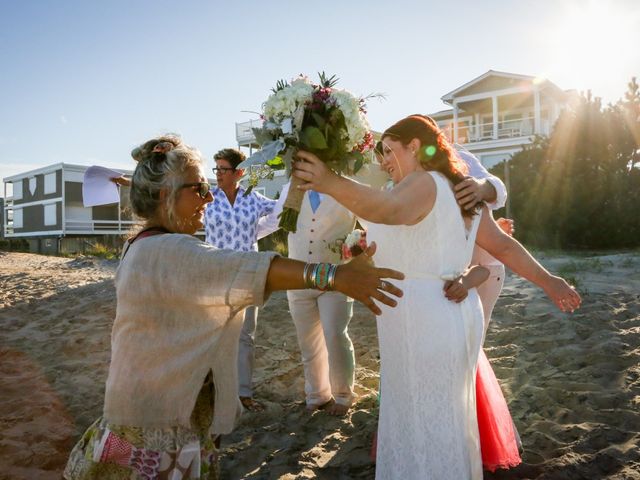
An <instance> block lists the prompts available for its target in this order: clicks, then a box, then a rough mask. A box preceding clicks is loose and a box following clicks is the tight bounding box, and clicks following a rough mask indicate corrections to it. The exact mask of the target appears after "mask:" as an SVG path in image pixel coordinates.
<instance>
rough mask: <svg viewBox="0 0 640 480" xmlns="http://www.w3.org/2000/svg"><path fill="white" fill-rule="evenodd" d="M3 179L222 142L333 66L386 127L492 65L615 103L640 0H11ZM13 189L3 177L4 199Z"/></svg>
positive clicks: (0, 118) (3, 71)
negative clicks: (144, 146) (155, 142)
mask: <svg viewBox="0 0 640 480" xmlns="http://www.w3.org/2000/svg"><path fill="white" fill-rule="evenodd" d="M0 7H1V8H2V15H1V16H0V100H1V101H0V178H4V177H7V176H10V175H14V174H16V173H21V172H25V171H27V170H31V169H34V168H40V167H44V166H47V165H51V164H54V163H59V162H65V163H71V164H82V165H102V166H106V167H112V168H124V169H133V167H134V162H133V161H132V160H131V158H130V155H129V153H130V151H131V149H132V148H133V147H135V146H136V145H138V144H140V143H142V142H144V141H146V140H148V139H149V138H152V137H154V136H156V135H159V134H163V133H167V132H174V133H179V134H181V135H182V136H183V138H184V140H185V141H186V143H188V144H190V145H193V146H195V147H197V148H199V149H200V151H201V152H202V153H203V155H204V157H205V158H206V159H207V165H208V166H209V167H211V166H213V160H212V157H213V154H214V153H215V152H216V151H218V150H219V149H221V148H224V147H229V146H232V147H233V146H236V139H235V122H242V121H247V120H250V119H252V118H257V114H256V113H250V112H259V111H260V109H261V104H262V103H263V102H264V101H265V100H266V98H267V96H268V95H269V93H270V89H271V88H272V87H273V86H274V85H275V83H276V81H277V80H279V79H291V78H293V77H295V76H297V75H298V74H300V73H303V74H307V75H309V76H310V77H311V78H312V79H315V78H317V77H316V73H317V72H319V71H325V72H327V73H329V74H335V75H337V76H338V77H339V78H340V82H339V84H338V87H341V88H345V89H348V90H350V91H351V92H353V93H355V94H358V95H367V94H370V93H383V94H384V95H385V99H384V100H378V99H373V100H371V101H369V103H368V111H369V121H370V123H371V126H372V128H373V129H375V130H378V131H381V130H384V129H385V128H386V127H387V126H389V125H391V124H392V123H393V122H395V121H396V120H399V119H400V118H402V117H404V116H406V115H408V114H412V113H418V112H419V113H431V112H435V111H438V110H442V109H444V108H446V105H444V104H443V103H442V101H441V100H440V97H442V96H443V95H444V94H446V93H448V92H450V91H451V90H454V89H455V88H457V87H459V86H461V85H463V84H465V83H467V82H468V81H470V80H472V79H474V78H476V77H478V76H480V75H482V74H483V73H485V72H486V71H488V70H498V71H504V72H510V73H517V74H524V75H533V76H543V77H546V78H548V79H549V80H551V81H552V82H554V83H555V84H556V85H558V86H559V87H560V88H563V89H575V90H578V91H586V90H587V89H590V90H591V91H592V92H593V94H594V95H595V96H599V97H602V98H603V100H604V102H605V103H606V102H615V101H617V100H618V99H619V98H620V97H622V95H623V94H624V91H625V90H626V85H627V82H628V81H629V80H630V79H631V77H632V76H638V77H640V48H638V45H640V1H638V0H601V1H595V0H593V1H592V0H535V1H530V0H484V1H482V2H480V1H477V0H458V1H455V0H448V1H446V2H445V1H440V2H433V1H426V0H416V1H410V0H394V1H393V2H383V1H378V0H368V1H345V0H343V1H337V0H336V1H334V0H328V1H325V2H304V1H300V0H298V1H284V0H273V1H266V0H262V1H254V0H245V1H243V2H222V1H213V0H209V1H199V0H181V1H173V2H170V1H165V0H127V1H120V0H110V1H97V0H80V1H73V0H49V1H46V0H23V1H16V0H0ZM2 195H3V190H2V189H1V188H0V196H2Z"/></svg>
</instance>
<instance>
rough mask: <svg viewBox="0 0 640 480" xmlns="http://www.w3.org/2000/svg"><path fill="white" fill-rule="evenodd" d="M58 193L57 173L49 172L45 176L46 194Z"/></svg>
mask: <svg viewBox="0 0 640 480" xmlns="http://www.w3.org/2000/svg"><path fill="white" fill-rule="evenodd" d="M50 193H56V173H55V172H53V173H47V174H46V175H45V176H44V194H45V195H48V194H50Z"/></svg>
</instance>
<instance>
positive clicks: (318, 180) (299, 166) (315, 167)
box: [293, 150, 340, 194]
mask: <svg viewBox="0 0 640 480" xmlns="http://www.w3.org/2000/svg"><path fill="white" fill-rule="evenodd" d="M296 157H297V158H298V161H297V162H295V163H294V164H293V175H295V176H296V177H298V178H299V179H300V180H304V181H305V182H306V183H305V184H304V185H301V186H300V187H298V188H300V189H301V190H315V191H316V192H321V193H327V194H330V190H331V187H332V185H333V184H334V183H336V181H337V179H339V178H340V177H339V176H338V175H337V174H336V173H335V172H333V171H332V170H331V169H329V167H327V166H326V165H325V163H324V162H323V161H322V160H320V159H319V158H318V157H317V156H316V155H314V154H313V153H310V152H305V151H304V150H299V151H298V153H297V154H296Z"/></svg>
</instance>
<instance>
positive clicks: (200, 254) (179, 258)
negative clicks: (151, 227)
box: [118, 234, 277, 310]
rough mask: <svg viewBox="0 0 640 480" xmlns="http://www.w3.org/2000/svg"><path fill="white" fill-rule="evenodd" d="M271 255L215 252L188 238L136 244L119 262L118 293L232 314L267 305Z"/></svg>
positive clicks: (163, 237) (177, 236) (165, 237)
mask: <svg viewBox="0 0 640 480" xmlns="http://www.w3.org/2000/svg"><path fill="white" fill-rule="evenodd" d="M276 255H277V254H275V253H272V252H261V253H258V252H235V251H231V250H219V249H217V248H215V247H212V246H211V245H208V244H206V243H204V242H202V241H201V240H198V239H197V238H195V237H192V236H189V235H180V234H165V235H156V236H153V237H148V238H144V239H141V240H138V241H137V242H135V243H134V244H133V245H131V247H130V249H129V251H128V252H127V255H126V257H125V258H124V259H123V261H122V263H121V265H120V268H119V271H118V277H120V278H122V279H125V278H126V279H127V280H126V283H127V284H128V285H121V287H122V288H133V289H136V288H141V289H142V290H146V291H147V293H148V294H149V295H150V296H151V298H158V299H159V300H160V301H162V302H163V303H167V302H171V303H173V304H174V305H179V304H181V303H188V304H199V305H202V306H211V307H215V306H228V307H230V308H231V309H232V310H238V309H242V308H245V307H247V306H249V305H258V306H260V305H262V304H263V303H264V302H265V301H266V297H265V285H266V279H267V273H268V271H269V267H270V265H271V261H272V260H273V258H274V257H275V256H276Z"/></svg>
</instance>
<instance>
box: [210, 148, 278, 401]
mask: <svg viewBox="0 0 640 480" xmlns="http://www.w3.org/2000/svg"><path fill="white" fill-rule="evenodd" d="M213 159H214V161H215V163H216V166H215V168H214V169H213V171H214V173H215V174H216V180H217V183H218V186H217V187H216V188H215V190H214V191H213V192H212V193H213V202H211V203H209V204H208V205H207V209H206V213H205V234H206V241H207V243H209V244H211V245H213V246H215V247H218V248H223V249H227V250H237V251H241V252H248V251H251V250H254V251H257V250H258V236H259V234H258V221H259V220H260V218H261V217H264V216H266V215H269V214H270V213H271V212H272V211H273V208H274V206H275V203H276V201H275V200H271V199H270V198H267V197H265V196H264V195H261V194H259V193H257V192H255V191H252V192H250V193H249V194H248V195H247V194H246V191H245V189H244V187H242V186H241V185H240V179H241V178H242V175H243V174H244V171H243V170H239V169H236V167H237V166H238V165H239V164H240V163H241V162H242V161H244V159H245V156H244V154H243V153H242V152H240V151H238V150H235V149H233V148H225V149H223V150H220V151H219V152H218V153H216V154H215V155H214V157H213ZM257 320H258V309H257V307H249V308H247V309H246V310H245V312H244V324H243V327H242V333H241V335H240V345H239V347H238V380H239V385H238V390H239V394H240V401H241V402H242V405H243V406H244V407H245V408H246V409H248V410H251V411H260V410H262V409H263V407H262V405H261V404H260V403H258V402H256V401H255V400H254V399H253V388H252V381H251V379H252V376H253V360H254V355H255V334H256V326H257Z"/></svg>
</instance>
